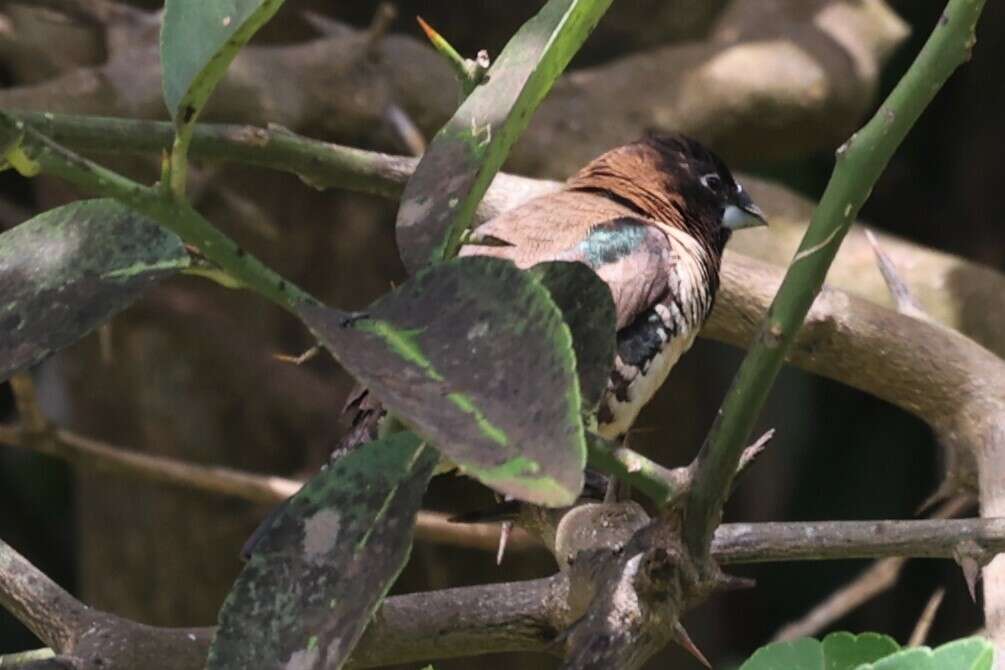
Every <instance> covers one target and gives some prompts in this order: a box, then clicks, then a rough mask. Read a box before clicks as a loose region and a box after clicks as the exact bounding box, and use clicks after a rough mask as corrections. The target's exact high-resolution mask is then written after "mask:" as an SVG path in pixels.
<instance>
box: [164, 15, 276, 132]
mask: <svg viewBox="0 0 1005 670" xmlns="http://www.w3.org/2000/svg"><path fill="white" fill-rule="evenodd" d="M282 4H283V0H211V1H210V0H166V1H165V3H164V22H163V25H162V26H161V70H162V75H161V76H162V77H163V82H162V83H163V87H164V101H165V102H166V103H167V107H168V111H170V112H171V117H172V118H174V119H175V121H176V123H177V122H179V121H180V122H181V123H182V124H188V123H191V122H194V120H195V117H196V116H197V115H198V113H199V111H200V110H201V109H202V107H203V106H204V105H205V104H206V100H207V99H208V98H209V94H210V93H212V92H213V89H214V88H215V87H216V84H217V82H219V81H220V79H221V78H222V77H223V75H224V73H225V72H226V71H227V66H228V65H230V62H231V61H232V60H234V56H236V55H237V52H238V51H239V50H240V49H241V47H242V46H244V45H245V43H246V42H247V41H248V40H250V39H251V37H252V35H254V34H255V32H256V31H257V30H258V29H259V28H260V27H262V25H263V24H265V22H267V21H268V20H269V19H270V18H272V15H273V14H275V13H276V11H277V10H278V9H279V7H280V6H281V5H282Z"/></svg>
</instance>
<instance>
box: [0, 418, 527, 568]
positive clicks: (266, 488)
mask: <svg viewBox="0 0 1005 670" xmlns="http://www.w3.org/2000/svg"><path fill="white" fill-rule="evenodd" d="M0 444H7V445H10V446H12V447H21V448H30V449H34V450H36V451H38V452H39V453H43V454H47V455H49V456H54V457H56V458H60V459H63V460H65V461H67V462H68V463H72V464H73V465H75V466H77V467H81V468H86V469H89V470H94V471H97V472H107V473H112V474H117V475H121V476H124V477H131V478H140V479H145V480H147V481H153V482H160V483H162V484H170V485H173V486H181V487H183V488H187V489H191V490H194V491H201V492H203V493H212V494H215V495H225V496H233V497H235V498H238V499H241V500H247V501H248V502H252V503H263V504H272V505H275V504H278V503H280V502H282V501H284V500H286V499H287V498H289V497H290V496H291V495H293V494H294V493H296V492H297V491H298V490H299V489H300V487H301V486H303V484H304V482H303V481H301V480H297V479H287V478H285V477H276V476H272V475H257V474H253V473H250V472H243V471H240V470H234V469H232V468H226V467H220V466H211V465H198V464H195V463H186V462H183V461H179V460H176V459H173V458H166V457H163V456H153V455H148V454H144V453H141V452H138V451H132V450H128V449H124V448H122V447H117V446H114V445H111V444H108V443H106V442H101V441H99V440H94V439H91V438H89V437H85V436H83V435H78V434H77V433H74V432H72V431H69V430H66V429H63V428H52V427H49V426H45V428H44V430H43V431H42V432H41V434H39V435H35V436H30V435H28V434H26V433H25V432H24V431H22V430H19V429H18V428H17V427H15V426H4V425H0ZM499 532H500V530H499V526H498V524H492V523H470V524H458V523H452V522H451V521H449V520H448V518H447V515H445V514H441V513H438V512H429V511H420V512H419V515H418V518H417V520H416V526H415V537H416V539H417V540H420V541H425V542H432V543H436V544H445V545H449V546H455V547H465V548H467V549H479V550H481V551H488V552H494V551H496V549H497V547H498V543H499ZM535 546H539V545H538V544H537V543H536V542H535V541H534V540H533V539H532V538H531V537H530V536H528V535H527V533H525V532H524V531H522V530H519V529H516V530H514V531H513V533H512V534H511V536H510V538H509V540H508V547H509V548H510V549H512V550H516V551H522V550H527V549H531V548H533V547H535Z"/></svg>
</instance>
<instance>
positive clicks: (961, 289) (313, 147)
mask: <svg viewBox="0 0 1005 670" xmlns="http://www.w3.org/2000/svg"><path fill="white" fill-rule="evenodd" d="M17 116H18V118H20V119H23V120H24V121H25V122H26V123H28V124H29V125H31V126H32V127H34V128H36V129H38V130H39V131H41V132H42V133H43V134H44V135H46V136H48V137H51V138H52V139H53V140H54V141H56V142H58V143H60V144H63V145H65V146H68V147H70V148H72V149H74V150H76V151H80V152H84V153H88V154H90V153H103V154H119V155H121V154H125V155H152V156H157V155H160V153H161V151H162V150H166V149H168V148H170V146H171V140H172V133H173V129H172V126H171V124H169V123H165V122H156V121H136V120H131V119H112V118H99V117H87V116H74V115H64V114H41V113H31V112H28V113H18V114H17ZM191 155H192V156H193V158H198V159H204V160H214V161H234V162H239V163H244V164H247V165H256V166H259V167H264V168H268V169H273V170H281V171H284V172H289V173H291V174H294V175H297V176H299V177H300V178H301V179H302V180H303V181H304V182H306V183H307V184H310V185H311V186H314V187H315V188H319V189H324V188H332V187H338V188H344V189H348V190H352V191H358V192H361V193H369V194H373V195H379V196H381V197H385V198H391V199H397V198H398V197H399V196H400V195H401V190H402V188H403V187H404V184H405V182H406V181H407V180H408V178H409V177H410V176H411V174H412V171H413V170H414V168H415V164H416V161H415V159H413V158H406V157H403V156H392V155H388V154H382V153H376V152H372V151H364V150H361V149H354V148H350V147H344V146H340V145H337V144H330V143H327V142H320V141H318V140H312V139H309V138H306V137H302V136H299V135H296V134H294V133H292V132H289V131H287V130H285V129H282V128H279V127H275V126H271V127H269V128H258V127H254V126H238V125H213V124H201V125H199V126H197V128H196V131H195V135H194V137H193V142H192V149H191ZM743 183H744V186H745V187H747V188H748V189H749V190H750V191H751V192H752V193H753V194H754V196H755V199H756V200H757V202H758V203H760V204H761V206H762V207H763V208H764V209H765V211H766V212H767V213H768V216H769V218H770V220H771V226H770V229H761V230H758V231H752V232H749V233H747V234H745V235H741V236H737V237H736V238H735V239H733V240H732V241H731V242H730V247H731V248H732V249H733V250H734V251H740V252H741V253H742V254H744V255H747V256H752V257H756V258H759V259H761V260H764V261H768V262H771V263H773V264H775V265H785V264H786V263H787V262H788V260H789V259H790V258H791V257H792V256H793V255H794V254H795V251H796V247H797V245H798V243H799V240H800V238H801V237H802V236H803V234H804V233H805V224H806V221H807V220H808V219H809V217H810V215H811V213H812V211H813V203H811V202H810V201H808V200H806V199H804V198H802V197H800V196H798V195H795V194H794V193H792V192H790V191H788V190H787V189H785V188H783V187H781V186H778V185H776V184H773V183H770V182H765V181H762V180H759V179H756V178H754V177H749V176H747V177H744V178H743ZM559 187H560V184H559V183H558V182H553V181H546V180H536V179H529V178H526V177H518V176H515V175H511V174H505V173H502V174H500V175H498V176H497V177H496V180H495V182H494V183H493V184H492V187H491V188H490V189H489V192H488V194H487V195H486V197H485V199H484V200H483V201H482V204H481V207H480V208H479V212H478V220H479V221H485V220H488V219H490V218H492V217H493V216H496V215H497V214H499V213H501V212H503V211H505V210H507V209H512V208H513V207H516V206H518V205H520V204H522V203H523V202H526V201H527V200H529V199H530V198H532V197H534V196H537V195H541V194H543V193H547V192H551V191H554V190H557V189H558V188H559ZM877 237H878V238H879V240H880V242H881V244H882V247H883V249H884V251H885V252H886V253H887V254H889V256H890V257H891V260H892V261H893V262H894V264H895V265H897V266H898V270H899V271H900V274H901V275H902V277H903V278H904V280H905V282H906V283H907V284H908V285H910V286H911V288H912V290H913V292H914V293H915V295H916V296H917V298H918V300H919V302H920V303H921V305H922V307H923V308H924V310H925V311H926V312H927V313H928V314H930V315H932V317H933V318H935V319H936V320H937V321H939V322H940V323H942V324H943V325H946V326H949V327H951V328H955V329H957V330H960V331H962V332H963V333H965V334H966V335H969V336H970V337H973V338H974V339H976V340H977V341H978V342H980V343H981V344H983V345H984V346H986V347H988V348H989V349H991V350H992V351H996V352H997V353H999V354H1001V355H1005V336H1003V335H1002V333H1005V313H1003V312H1002V310H995V309H989V307H990V306H993V305H995V304H997V300H998V297H999V296H1000V295H1001V294H1002V293H1005V277H1003V276H1002V275H1001V274H1000V273H998V272H995V271H994V270H992V269H991V268H987V267H984V266H981V265H977V264H975V263H971V262H969V261H967V260H966V259H963V258H960V257H958V256H953V255H951V254H947V253H944V252H941V251H936V250H934V249H929V248H927V247H923V246H920V245H917V244H913V243H911V242H907V241H904V240H901V239H899V238H895V237H892V236H889V235H882V234H881V235H877ZM728 264H729V261H728V260H727V266H728ZM828 280H829V282H831V285H832V286H835V287H838V288H843V289H845V290H847V291H850V292H851V293H854V294H856V295H858V296H860V297H864V298H867V299H868V300H870V301H872V302H874V303H878V304H882V305H889V306H891V307H892V306H893V302H892V301H891V300H890V297H889V292H888V291H887V288H886V284H885V283H884V281H883V277H882V275H881V274H880V273H879V272H878V271H877V268H876V260H875V255H874V253H873V251H872V248H871V247H870V245H869V243H868V241H867V239H866V237H865V233H864V228H862V227H860V226H855V227H853V228H852V230H851V232H850V233H849V235H848V238H847V239H846V240H845V242H844V244H843V245H842V249H841V254H839V256H838V258H837V259H836V260H835V262H834V264H833V265H832V267H831V271H830V273H829V274H828ZM730 290H732V291H735V290H737V289H736V288H735V287H733V288H729V287H727V288H724V289H723V291H724V292H725V291H730ZM965 315H966V316H965Z"/></svg>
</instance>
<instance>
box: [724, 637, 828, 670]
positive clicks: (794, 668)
mask: <svg viewBox="0 0 1005 670" xmlns="http://www.w3.org/2000/svg"><path fill="white" fill-rule="evenodd" d="M824 667H825V666H824V647H823V645H822V644H820V641H819V640H814V639H813V638H809V637H803V638H799V639H798V640H791V641H788V642H775V643H773V644H769V645H767V646H764V647H761V648H760V649H758V650H757V651H755V652H754V655H753V656H751V657H750V658H748V659H747V660H746V661H745V662H744V664H743V665H741V666H740V670H824Z"/></svg>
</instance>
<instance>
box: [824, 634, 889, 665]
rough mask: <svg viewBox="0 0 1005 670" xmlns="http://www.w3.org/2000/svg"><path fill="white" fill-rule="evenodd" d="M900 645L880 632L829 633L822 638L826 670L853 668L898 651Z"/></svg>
mask: <svg viewBox="0 0 1005 670" xmlns="http://www.w3.org/2000/svg"><path fill="white" fill-rule="evenodd" d="M899 649H900V645H899V644H897V641H896V640H894V639H893V638H892V637H890V636H888V635H881V634H880V633H862V634H861V635H852V634H851V633H844V632H841V633H831V634H830V635H828V636H827V637H825V638H824V640H823V651H824V661H825V663H826V665H825V666H824V667H825V668H826V670H854V669H855V668H857V667H859V666H860V665H861V664H863V663H871V662H873V661H876V660H878V659H881V658H883V657H884V656H889V655H890V654H892V653H894V652H896V651H898V650H899Z"/></svg>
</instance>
